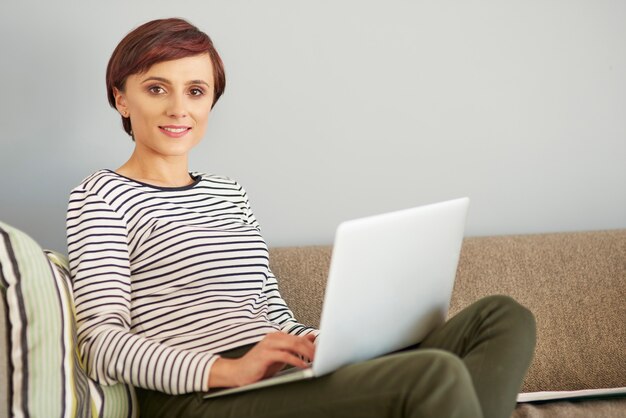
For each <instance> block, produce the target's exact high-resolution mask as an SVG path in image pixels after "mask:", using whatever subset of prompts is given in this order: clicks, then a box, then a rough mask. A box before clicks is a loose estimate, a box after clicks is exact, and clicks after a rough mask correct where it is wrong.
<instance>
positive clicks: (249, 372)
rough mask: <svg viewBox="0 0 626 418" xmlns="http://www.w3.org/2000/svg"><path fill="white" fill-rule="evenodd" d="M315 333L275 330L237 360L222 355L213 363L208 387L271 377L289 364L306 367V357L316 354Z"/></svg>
mask: <svg viewBox="0 0 626 418" xmlns="http://www.w3.org/2000/svg"><path fill="white" fill-rule="evenodd" d="M313 341H315V336H314V335H312V334H308V335H305V336H303V337H300V336H296V335H291V334H286V333H284V332H273V333H270V334H267V335H266V336H265V337H264V338H263V339H262V340H261V341H259V343H257V344H256V345H255V346H254V347H252V349H250V351H248V352H247V353H246V354H245V355H244V356H243V357H241V358H238V359H227V358H223V357H221V358H219V359H217V360H216V361H215V363H213V367H212V368H211V373H210V376H209V387H233V386H243V385H247V384H249V383H254V382H256V381H258V380H261V379H264V378H267V377H271V376H273V375H275V374H276V373H277V372H279V371H280V370H281V369H282V368H283V367H284V366H285V365H286V364H289V365H291V366H295V367H300V368H306V367H308V365H307V362H306V360H303V359H302V358H304V359H310V361H313V358H314V357H315V345H314V343H313Z"/></svg>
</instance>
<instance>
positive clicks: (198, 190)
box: [67, 19, 535, 418]
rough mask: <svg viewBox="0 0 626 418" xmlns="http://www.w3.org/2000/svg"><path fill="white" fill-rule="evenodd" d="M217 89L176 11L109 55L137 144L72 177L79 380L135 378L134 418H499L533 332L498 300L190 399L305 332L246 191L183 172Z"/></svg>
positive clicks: (302, 341) (304, 342)
mask: <svg viewBox="0 0 626 418" xmlns="http://www.w3.org/2000/svg"><path fill="white" fill-rule="evenodd" d="M224 86H225V76H224V69H223V65H222V61H221V59H220V57H219V55H218V53H217V51H216V50H215V49H214V47H213V44H212V42H211V40H210V39H209V37H208V36H207V35H206V34H205V33H203V32H201V31H199V30H198V29H197V28H196V27H194V26H192V25H191V24H189V23H188V22H186V21H184V20H181V19H162V20H155V21H151V22H148V23H146V24H144V25H142V26H140V27H138V28H137V29H135V30H133V31H132V32H130V33H129V34H128V35H127V36H126V37H125V38H124V39H123V40H122V41H121V42H120V44H119V45H118V46H117V48H116V49H115V51H114V52H113V54H112V56H111V59H110V61H109V65H108V68H107V92H108V97H109V102H110V104H111V106H112V107H114V108H115V109H116V110H117V111H118V112H119V113H120V115H121V117H122V124H123V127H124V130H125V131H126V132H127V133H128V134H129V135H130V136H131V138H132V139H133V141H135V149H134V151H133V153H132V155H131V156H130V158H129V159H128V161H127V162H126V163H125V164H123V165H122V166H121V167H119V168H118V169H117V170H115V171H113V170H108V169H105V170H100V171H97V172H96V173H94V174H92V175H91V176H89V177H87V178H86V179H85V180H84V181H83V182H82V183H81V184H80V185H79V186H77V187H76V188H75V189H74V190H73V191H72V192H71V195H70V201H69V207H68V214H67V232H68V249H69V256H70V267H71V272H72V278H73V286H74V293H75V295H74V297H75V303H76V315H77V320H78V343H79V347H80V351H81V353H82V355H83V359H84V363H85V365H86V368H87V371H88V373H89V375H90V376H91V377H92V378H93V379H95V380H97V381H99V382H101V383H103V384H112V383H115V382H126V383H129V384H132V385H134V386H136V387H137V388H138V390H137V391H138V398H139V402H140V410H141V413H142V415H144V416H163V417H170V416H185V417H195V416H198V417H210V416H219V417H221V416H233V417H255V416H264V417H266V416H272V417H283V416H284V417H288V416H289V417H291V416H294V415H296V414H297V415H299V416H301V417H309V416H311V417H313V416H363V417H366V416H368V417H369V416H372V417H381V416H394V417H401V416H402V417H418V416H419V417H430V416H436V417H448V416H450V417H452V416H462V417H489V418H496V417H499V418H501V417H508V416H509V415H510V413H511V411H512V409H513V407H514V405H515V396H516V394H517V392H518V390H519V387H520V385H521V381H522V379H523V376H524V374H525V372H526V369H527V367H528V365H529V362H530V359H531V356H532V352H533V349H534V341H535V334H534V333H535V329H534V319H533V317H532V314H531V313H530V312H529V311H528V310H526V309H525V308H523V307H521V306H520V305H519V304H517V303H516V302H514V301H513V300H511V299H510V298H507V297H499V296H498V297H490V298H486V299H483V300H481V301H479V302H477V303H475V304H474V305H472V306H471V307H469V308H467V309H465V310H464V311H463V312H461V313H459V314H458V315H457V316H455V317H454V318H453V319H451V320H450V321H448V322H447V323H446V324H444V325H442V326H441V327H440V328H439V329H437V330H435V331H433V332H432V333H431V334H430V335H429V336H428V337H427V338H426V339H425V340H424V341H423V342H422V343H421V344H420V345H419V347H413V348H412V349H410V350H405V351H403V352H400V353H395V354H390V355H387V356H384V357H382V358H378V359H374V360H371V361H367V362H363V363H360V364H355V365H351V366H347V367H344V368H341V369H339V370H337V371H336V372H334V373H332V374H330V375H327V376H323V377H321V378H316V379H312V380H306V381H300V382H296V383H290V384H285V385H280V386H274V387H271V388H266V389H259V390H255V391H250V392H245V393H241V394H238V395H233V396H224V397H217V398H213V399H203V398H202V393H203V392H207V391H210V390H212V388H217V387H233V386H240V385H244V384H247V383H251V382H255V381H258V380H260V379H262V378H265V377H269V376H272V375H274V374H275V373H276V372H278V371H279V370H280V369H282V368H283V367H285V366H286V365H287V366H294V367H305V366H306V363H305V360H307V359H313V358H314V356H315V345H314V340H315V338H316V336H317V335H318V330H316V329H313V328H311V327H307V326H305V325H302V324H300V323H298V322H297V321H296V319H295V318H294V316H293V314H292V312H291V311H290V310H289V308H288V307H287V305H286V304H285V302H284V301H283V299H282V298H281V296H280V293H279V291H278V286H277V281H276V278H275V277H274V276H273V274H272V273H271V271H270V269H269V266H268V264H269V260H268V252H267V247H266V245H265V242H264V241H263V238H262V237H261V234H260V232H259V225H258V223H257V220H256V219H255V217H254V214H253V212H252V210H251V209H250V205H249V202H248V198H247V195H246V192H245V191H244V189H243V188H242V187H241V186H240V185H239V184H238V183H237V182H235V181H233V180H231V179H229V178H227V177H222V176H215V175H207V174H202V173H197V172H189V170H188V155H189V152H190V151H191V149H192V148H193V147H194V146H195V145H196V144H197V143H198V142H199V141H200V140H201V139H202V137H203V135H204V132H205V129H206V126H207V123H208V118H209V114H210V111H211V109H212V108H213V106H214V105H215V103H216V102H217V100H218V99H219V97H220V96H221V94H222V93H223V91H224ZM363 332H367V330H366V329H364V330H363Z"/></svg>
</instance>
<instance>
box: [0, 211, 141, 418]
mask: <svg viewBox="0 0 626 418" xmlns="http://www.w3.org/2000/svg"><path fill="white" fill-rule="evenodd" d="M0 292H1V297H0V300H1V302H0V304H2V308H3V309H2V310H3V311H4V312H3V313H4V315H2V317H1V318H0V320H1V321H3V322H4V324H3V325H4V328H5V329H6V332H5V333H4V335H3V338H2V341H1V342H2V344H1V345H0V351H2V352H4V353H5V357H6V362H5V363H4V364H3V366H2V367H0V371H2V369H3V368H4V369H5V370H6V374H7V377H6V380H5V382H6V387H7V391H6V393H5V394H3V396H4V397H6V403H5V404H4V405H5V406H6V408H7V411H6V412H7V414H8V416H42V417H43V416H45V417H91V416H100V417H130V416H137V415H138V414H137V407H136V402H135V400H134V393H133V391H132V390H131V389H129V388H128V387H126V385H114V386H109V387H100V386H99V385H97V384H96V383H95V382H93V381H91V380H90V379H89V378H88V377H87V375H86V374H85V372H84V371H83V369H82V367H81V365H80V359H79V356H78V352H77V349H76V325H75V319H74V307H73V303H72V293H71V283H70V278H69V273H68V269H67V260H66V259H65V258H64V257H63V256H60V255H59V254H57V253H54V252H51V251H49V252H47V253H46V252H44V251H43V250H42V249H41V248H40V247H39V246H38V245H37V243H36V242H35V241H33V240H32V239H31V238H30V237H29V236H27V235H26V234H24V233H23V232H21V231H19V230H17V229H15V228H12V227H10V226H8V225H6V224H4V223H1V222H0ZM0 360H2V357H1V356H0Z"/></svg>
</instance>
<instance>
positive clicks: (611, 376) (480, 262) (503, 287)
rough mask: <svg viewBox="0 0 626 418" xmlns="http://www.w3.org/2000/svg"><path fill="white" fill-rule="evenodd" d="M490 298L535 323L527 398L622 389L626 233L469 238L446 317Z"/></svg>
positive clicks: (625, 367)
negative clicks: (505, 300) (515, 305)
mask: <svg viewBox="0 0 626 418" xmlns="http://www.w3.org/2000/svg"><path fill="white" fill-rule="evenodd" d="M494 293H502V294H507V295H510V296H512V297H514V298H515V299H517V300H518V301H519V302H520V303H522V304H523V305H525V306H526V307H528V308H529V309H530V310H531V311H532V312H533V313H534V314H535V317H536V320H537V347H536V350H535V358H534V360H533V363H532V364H531V367H530V369H529V371H528V375H527V376H526V380H525V382H524V386H523V388H522V390H523V391H524V392H535V391H544V390H580V389H594V388H610V387H624V386H626V358H625V354H624V353H625V346H624V344H625V342H626V303H624V301H625V298H626V230H612V231H593V232H570V233H551V234H534V235H517V236H514V235H510V236H500V237H474V238H468V239H466V240H465V242H464V244H463V249H462V251H461V260H460V262H459V270H458V274H457V278H456V282H455V287H454V296H453V300H452V306H451V314H454V313H455V312H458V311H459V310H461V309H462V308H463V307H464V306H467V305H468V304H470V303H471V302H473V301H475V300H477V299H479V298H481V297H483V296H485V295H489V294H494Z"/></svg>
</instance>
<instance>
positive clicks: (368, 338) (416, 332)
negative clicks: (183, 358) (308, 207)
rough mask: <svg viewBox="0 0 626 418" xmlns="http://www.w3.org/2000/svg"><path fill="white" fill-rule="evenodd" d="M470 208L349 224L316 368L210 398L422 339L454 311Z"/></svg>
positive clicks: (335, 257) (445, 207)
mask: <svg viewBox="0 0 626 418" xmlns="http://www.w3.org/2000/svg"><path fill="white" fill-rule="evenodd" d="M468 205H469V199H468V198H461V199H456V200H450V201H446V202H442V203H435V204H432V205H427V206H421V207H417V208H411V209H405V210H401V211H396V212H390V213H385V214H382V215H376V216H370V217H367V218H361V219H355V220H351V221H346V222H343V223H341V224H340V225H339V227H338V228H337V232H336V234H335V243H334V246H333V252H332V258H331V263H330V272H329V275H328V280H327V284H326V293H325V296H324V306H323V310H322V317H321V322H320V335H319V337H318V338H317V342H316V346H317V347H316V350H315V361H314V362H313V363H312V365H311V367H310V368H307V369H298V368H291V369H288V370H285V371H284V372H283V373H281V374H280V375H278V376H274V377H271V378H268V379H265V380H261V381H259V382H256V383H252V384H249V385H246V386H241V387H237V388H229V389H215V390H212V391H211V392H209V393H208V394H206V395H204V397H205V398H211V397H216V396H224V395H228V394H232V393H239V392H243V391H248V390H253V389H257V388H262V387H267V386H273V385H277V384H283V383H287V382H292V381H295V380H301V379H307V378H313V377H318V376H322V375H325V374H327V373H331V372H333V371H335V370H337V369H338V368H340V367H342V366H345V365H348V364H352V363H356V362H360V361H365V360H369V359H372V358H374V357H378V356H381V355H384V354H387V353H390V352H393V351H396V350H399V349H402V348H405V347H408V346H410V345H413V344H416V343H418V342H420V341H421V340H422V339H423V338H424V337H425V336H426V335H427V334H428V333H429V332H430V331H432V330H433V328H435V327H436V326H437V325H439V324H441V323H443V321H444V320H445V318H446V315H447V313H448V307H449V305H450V298H451V296H452V288H453V286H454V278H455V276H456V270H457V264H458V261H459V255H460V252H461V244H462V242H463V234H464V228H465V218H466V213H467V207H468Z"/></svg>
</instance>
